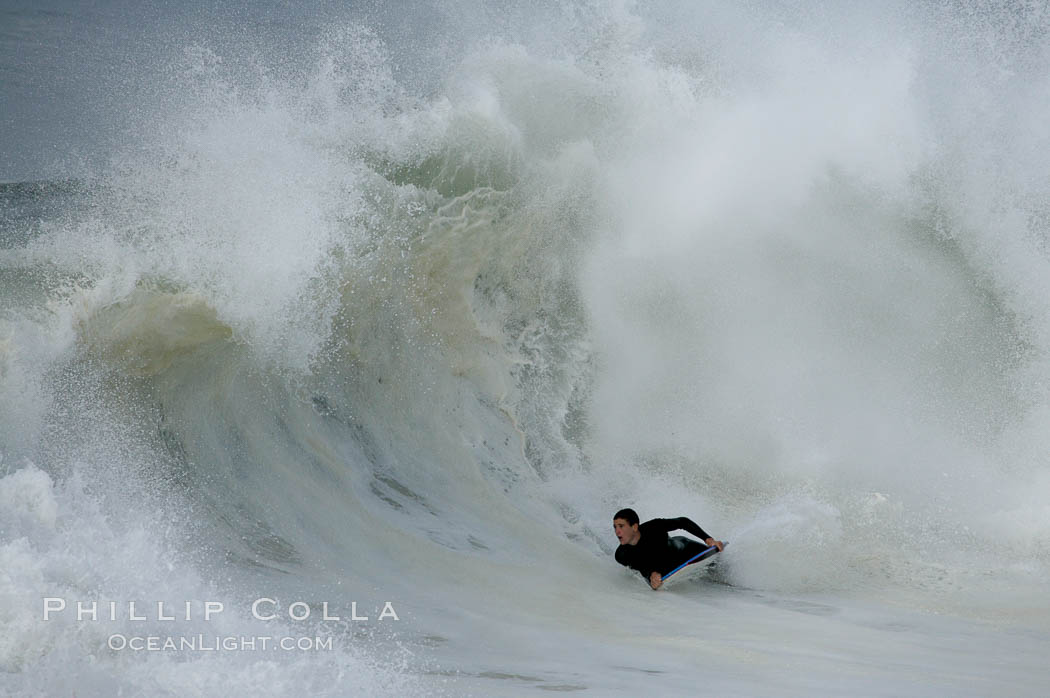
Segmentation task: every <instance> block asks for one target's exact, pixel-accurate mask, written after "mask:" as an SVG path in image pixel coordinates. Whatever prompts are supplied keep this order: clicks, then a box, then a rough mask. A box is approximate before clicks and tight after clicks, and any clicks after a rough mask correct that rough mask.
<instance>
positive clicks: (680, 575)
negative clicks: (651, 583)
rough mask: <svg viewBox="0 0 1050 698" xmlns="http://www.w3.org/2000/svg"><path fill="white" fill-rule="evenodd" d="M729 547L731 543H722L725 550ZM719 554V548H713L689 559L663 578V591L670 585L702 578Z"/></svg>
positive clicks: (661, 586)
mask: <svg viewBox="0 0 1050 698" xmlns="http://www.w3.org/2000/svg"><path fill="white" fill-rule="evenodd" d="M728 545H729V541H722V547H723V548H725V547H726V546H728ZM717 554H718V548H716V547H715V546H713V545H712V546H711V547H710V548H707V549H706V550H703V551H701V552H699V553H697V554H696V555H694V556H693V557H691V558H689V559H688V560H686V561H685V562H683V563H682V564H680V565H679V566H678V567H675V568H674V569H673V570H671V571H670V572H668V573H667V574H665V575H664V576H663V584H661V585H660V588H661V589H665V588H667V587H668V586H669V585H672V586H673V585H677V584H681V583H682V582H684V581H686V580H689V579H696V578H697V577H699V576H702V575H703V574H704V572H705V570H706V568H707V567H708V565H710V564H711V563H712V562H713V561H714V559H715V555H717Z"/></svg>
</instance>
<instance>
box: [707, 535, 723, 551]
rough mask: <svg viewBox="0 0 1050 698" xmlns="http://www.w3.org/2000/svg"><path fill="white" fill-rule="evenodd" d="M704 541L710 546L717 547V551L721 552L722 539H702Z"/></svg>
mask: <svg viewBox="0 0 1050 698" xmlns="http://www.w3.org/2000/svg"><path fill="white" fill-rule="evenodd" d="M704 543H705V544H706V545H708V546H712V545H713V546H715V547H716V548H718V552H722V548H723V546H722V541H720V540H715V539H714V538H708V539H707V540H705V541H704Z"/></svg>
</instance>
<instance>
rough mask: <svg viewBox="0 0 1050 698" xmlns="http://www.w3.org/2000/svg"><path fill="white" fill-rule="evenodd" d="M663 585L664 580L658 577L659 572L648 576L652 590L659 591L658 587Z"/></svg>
mask: <svg viewBox="0 0 1050 698" xmlns="http://www.w3.org/2000/svg"><path fill="white" fill-rule="evenodd" d="M663 583H664V578H663V577H662V576H660V573H659V572H653V573H652V574H650V575H649V586H651V587H652V588H653V589H659V588H660V585H661V584H663Z"/></svg>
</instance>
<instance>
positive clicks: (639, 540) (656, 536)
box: [613, 509, 723, 589]
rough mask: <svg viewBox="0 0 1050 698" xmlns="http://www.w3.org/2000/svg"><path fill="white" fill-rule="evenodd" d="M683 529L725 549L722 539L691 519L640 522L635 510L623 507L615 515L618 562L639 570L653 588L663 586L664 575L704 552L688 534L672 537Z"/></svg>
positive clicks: (680, 518) (707, 544)
mask: <svg viewBox="0 0 1050 698" xmlns="http://www.w3.org/2000/svg"><path fill="white" fill-rule="evenodd" d="M677 530H683V531H686V532H687V533H691V534H693V535H694V536H696V537H697V538H699V539H700V540H702V541H704V543H705V544H706V547H711V546H714V547H716V548H718V550H719V552H721V551H722V547H723V545H722V541H720V540H715V539H714V538H712V537H711V536H709V535H708V534H707V532H705V531H704V529H702V528H700V527H699V526H697V525H696V524H695V523H693V521H691V520H690V519H688V518H686V517H684V516H680V517H678V518H677V519H651V520H649V521H646V522H645V523H643V524H639V523H638V514H637V513H636V512H635V511H634V509H621V510H620V511H618V512H616V514H615V515H614V516H613V532H614V533H616V538H617V539H619V541H620V547H618V548H617V549H616V561H617V562H619V563H620V564H621V565H624V566H626V567H630V568H631V569H633V570H636V571H637V572H639V573H640V574H641V575H642V577H644V578H645V579H646V580H648V582H649V586H651V587H652V588H653V589H659V588H660V585H661V584H663V577H664V575H666V574H667V573H668V572H670V571H671V570H673V569H674V568H675V567H677V566H678V565H680V564H682V563H683V562H685V561H686V560H688V559H689V558H691V557H693V556H694V555H697V554H698V553H701V552H703V551H704V548H705V546H704V545H701V544H700V542H699V541H695V540H691V539H689V538H686V537H685V536H668V535H667V534H668V533H670V532H671V531H677Z"/></svg>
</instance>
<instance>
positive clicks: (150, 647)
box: [107, 633, 332, 652]
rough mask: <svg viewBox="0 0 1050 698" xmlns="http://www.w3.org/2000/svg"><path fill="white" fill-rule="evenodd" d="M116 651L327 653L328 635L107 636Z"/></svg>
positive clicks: (112, 648) (119, 634)
mask: <svg viewBox="0 0 1050 698" xmlns="http://www.w3.org/2000/svg"><path fill="white" fill-rule="evenodd" d="M107 646H108V647H109V648H110V649H111V650H113V651H115V652H126V651H131V652H258V651H262V652H330V651H331V650H332V638H330V637H306V636H303V637H274V636H271V635H204V634H197V635H181V636H176V635H123V634H121V633H114V634H113V635H110V636H109V640H108V641H107Z"/></svg>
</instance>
